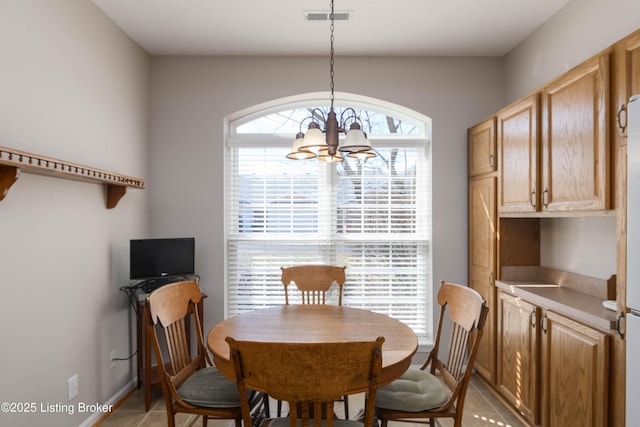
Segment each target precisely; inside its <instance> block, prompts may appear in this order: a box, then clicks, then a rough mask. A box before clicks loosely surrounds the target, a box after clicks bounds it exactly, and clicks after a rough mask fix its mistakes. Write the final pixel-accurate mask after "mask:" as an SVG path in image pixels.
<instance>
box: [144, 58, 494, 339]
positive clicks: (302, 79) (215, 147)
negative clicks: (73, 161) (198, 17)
mask: <svg viewBox="0 0 640 427" xmlns="http://www.w3.org/2000/svg"><path fill="white" fill-rule="evenodd" d="M335 84H336V91H339V92H349V93H354V94H358V95H363V96H369V97H373V98H377V99H381V100H384V101H388V102H392V103H395V104H400V105H403V106H406V107H408V108H410V109H413V110H416V111H418V112H419V113H422V114H424V115H427V116H429V117H431V118H432V119H433V159H434V162H433V183H434V188H433V214H434V219H433V224H434V230H433V239H434V242H433V250H434V274H433V279H434V287H435V289H436V290H437V283H438V282H439V281H440V280H443V279H446V280H452V281H460V282H462V283H466V280H467V267H466V265H467V142H466V141H467V137H466V133H467V128H468V127H470V126H471V125H474V124H475V123H477V122H479V121H480V120H482V119H484V118H485V117H487V116H488V115H489V114H491V113H493V112H494V111H496V110H497V109H498V108H500V107H501V106H502V105H503V104H504V99H503V92H502V90H503V89H502V84H503V76H502V72H501V61H500V60H499V59H481V58H467V59H455V58H405V57H397V58H396V57H394V58H382V57H349V58H346V57H337V58H336V65H335ZM328 85H329V75H328V58H325V57H306V58H301V57H298V58H294V57H278V58H274V57H215V58H212V57H154V58H153V60H152V101H151V171H150V177H151V182H150V185H149V190H150V192H151V204H152V206H151V208H152V209H151V225H152V232H153V235H154V236H158V237H161V236H182V235H185V236H186V235H188V236H195V238H196V254H197V255H196V257H197V258H196V270H197V272H198V273H199V274H200V275H201V277H202V281H201V284H202V287H203V288H204V290H205V292H207V293H208V294H209V298H208V299H207V300H206V301H205V313H206V314H205V322H204V323H205V327H206V328H209V327H212V326H213V325H214V324H215V323H217V322H219V321H221V320H222V319H223V315H224V230H225V225H224V219H223V215H224V206H223V203H224V199H223V195H224V192H223V190H224V187H223V182H224V177H223V150H224V146H223V142H224V141H223V131H224V129H223V118H224V117H225V116H227V115H229V114H231V113H234V112H236V111H239V110H242V109H245V108H248V107H250V106H252V105H255V104H259V103H263V102H266V101H269V100H273V99H277V98H282V97H286V96H291V95H296V94H301V93H307V92H318V91H326V90H328V89H329V87H328Z"/></svg>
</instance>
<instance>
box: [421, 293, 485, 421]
mask: <svg viewBox="0 0 640 427" xmlns="http://www.w3.org/2000/svg"><path fill="white" fill-rule="evenodd" d="M438 304H439V305H440V315H439V318H438V327H437V329H436V340H435V344H434V347H433V350H432V351H431V353H430V354H429V357H428V359H427V361H426V362H425V363H424V365H423V368H425V367H426V366H430V369H431V370H430V372H431V373H432V374H434V375H440V376H441V378H442V380H443V381H444V383H445V384H446V385H447V387H448V388H449V389H450V390H451V397H450V399H449V401H448V402H447V403H446V404H445V405H443V408H452V407H457V406H460V410H462V405H463V404H464V399H465V395H466V391H467V387H468V385H469V380H470V379H471V374H472V371H473V364H474V361H475V358H476V354H477V352H478V345H479V344H480V338H481V337H482V332H483V330H484V324H485V320H486V317H487V311H488V309H487V307H486V303H485V301H484V299H483V298H482V296H481V295H480V294H479V293H478V292H476V291H475V290H473V289H471V288H469V287H467V286H462V285H457V284H454V283H447V282H444V281H443V282H441V287H440V290H439V291H438ZM445 324H446V325H447V326H448V328H449V329H450V331H451V332H450V336H449V343H448V348H446V349H441V348H440V346H441V344H442V334H443V329H444V328H443V326H444V325H445Z"/></svg>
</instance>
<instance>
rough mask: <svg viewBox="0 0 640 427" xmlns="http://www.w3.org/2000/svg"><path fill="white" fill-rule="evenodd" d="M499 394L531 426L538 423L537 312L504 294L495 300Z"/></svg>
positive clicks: (500, 292) (529, 305)
mask: <svg viewBox="0 0 640 427" xmlns="http://www.w3.org/2000/svg"><path fill="white" fill-rule="evenodd" d="M497 301H498V303H497V306H498V313H497V326H498V328H497V332H498V333H497V362H498V363H497V377H496V386H497V388H498V391H499V392H500V394H501V395H502V397H504V398H505V399H506V400H507V401H508V402H509V403H511V405H513V407H514V408H515V409H516V410H517V411H518V412H519V413H520V415H522V416H523V417H524V418H525V419H526V420H527V421H529V422H530V423H531V424H533V425H536V424H538V422H539V413H540V410H539V408H538V406H539V405H538V399H539V394H540V391H539V389H538V367H539V365H540V364H539V357H538V354H539V353H538V342H539V338H538V327H537V319H538V316H539V311H540V310H539V309H538V307H536V306H535V305H533V304H530V303H528V302H526V301H524V300H522V299H520V298H517V297H515V296H513V295H510V294H508V293H506V292H503V291H498V297H497Z"/></svg>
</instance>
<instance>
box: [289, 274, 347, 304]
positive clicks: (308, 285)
mask: <svg viewBox="0 0 640 427" xmlns="http://www.w3.org/2000/svg"><path fill="white" fill-rule="evenodd" d="M346 268H347V267H338V266H333V265H297V266H293V267H281V270H282V284H283V285H284V297H285V304H287V305H289V285H290V284H291V283H292V282H293V283H295V285H296V287H297V288H298V289H299V290H300V292H301V293H302V304H325V303H326V299H327V292H328V291H329V288H331V285H333V283H336V284H337V285H338V305H342V288H343V286H344V282H345V270H346Z"/></svg>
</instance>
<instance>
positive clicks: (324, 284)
mask: <svg viewBox="0 0 640 427" xmlns="http://www.w3.org/2000/svg"><path fill="white" fill-rule="evenodd" d="M280 269H281V270H282V284H283V285H284V299H285V304H286V305H289V286H290V285H291V283H294V284H295V286H296V288H297V289H298V290H299V291H300V296H301V301H302V304H326V303H327V293H328V292H329V289H330V288H331V286H332V285H333V284H334V283H335V284H336V285H337V286H338V305H342V290H343V287H344V282H345V281H346V275H345V270H346V269H347V267H346V266H345V267H339V266H334V265H326V264H318V265H315V264H311V265H295V266H291V267H280ZM340 401H341V402H342V403H343V404H344V416H345V418H349V397H348V396H343V397H342V398H341V399H340ZM281 413H282V403H281V402H280V401H278V406H277V415H278V416H280V415H281Z"/></svg>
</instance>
